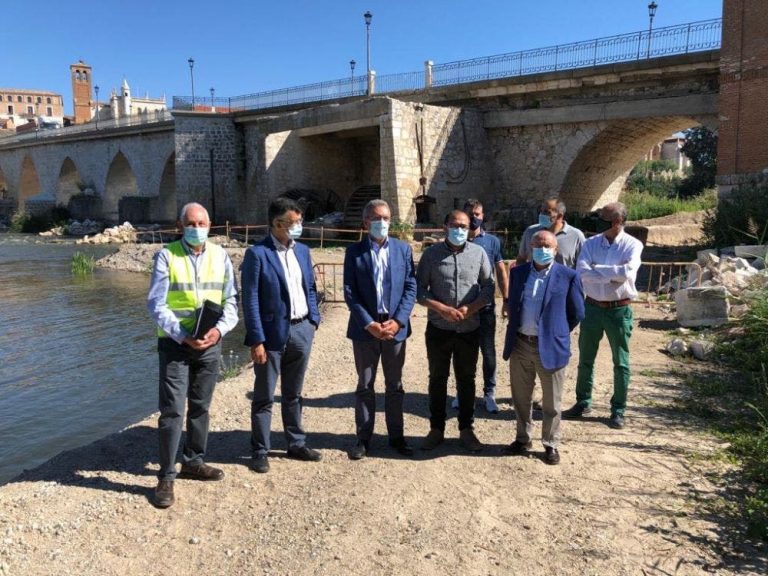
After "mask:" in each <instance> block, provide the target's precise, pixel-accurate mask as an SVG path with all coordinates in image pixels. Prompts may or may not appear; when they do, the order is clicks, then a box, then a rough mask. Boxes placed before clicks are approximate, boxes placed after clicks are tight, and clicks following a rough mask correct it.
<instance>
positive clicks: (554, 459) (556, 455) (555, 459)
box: [544, 446, 560, 466]
mask: <svg viewBox="0 0 768 576" xmlns="http://www.w3.org/2000/svg"><path fill="white" fill-rule="evenodd" d="M544 463H545V464H550V465H551V466H554V465H556V464H560V452H558V451H557V448H552V446H544Z"/></svg>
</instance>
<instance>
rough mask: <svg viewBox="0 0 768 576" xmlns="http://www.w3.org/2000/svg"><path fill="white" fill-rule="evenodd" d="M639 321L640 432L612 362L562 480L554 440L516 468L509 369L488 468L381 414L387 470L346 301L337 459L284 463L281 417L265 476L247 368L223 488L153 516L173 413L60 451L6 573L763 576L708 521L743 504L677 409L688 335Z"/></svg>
mask: <svg viewBox="0 0 768 576" xmlns="http://www.w3.org/2000/svg"><path fill="white" fill-rule="evenodd" d="M637 316H638V317H639V322H638V327H637V329H636V331H635V334H634V336H633V341H632V357H633V361H634V363H635V370H634V380H633V383H632V388H631V391H630V407H629V411H628V413H627V420H628V426H627V428H626V429H625V430H622V431H614V430H611V429H609V428H608V426H607V417H608V408H607V406H608V401H609V398H610V392H611V391H610V386H609V385H608V384H607V382H609V381H610V376H609V375H610V373H611V367H610V355H609V353H608V351H607V348H604V349H603V350H601V353H600V355H599V358H598V369H597V370H598V371H597V381H598V382H599V384H598V386H597V389H596V416H595V417H593V418H590V419H588V420H585V421H577V422H566V423H565V428H564V442H563V445H562V447H561V455H562V464H561V465H560V466H554V467H553V466H547V465H545V464H544V463H543V462H542V460H541V454H542V452H541V451H542V448H541V445H540V444H539V443H538V442H536V444H535V450H534V453H533V454H532V455H531V456H529V457H510V456H505V455H503V454H502V453H501V449H502V447H503V446H504V445H506V444H508V443H510V442H511V441H512V439H513V412H512V409H511V407H510V405H509V375H508V370H507V367H506V366H505V365H504V364H500V370H499V396H500V401H501V402H500V403H501V408H502V411H501V413H499V414H498V415H488V414H486V413H485V412H484V411H483V410H482V408H480V407H479V405H478V409H477V413H476V416H477V420H476V431H477V434H478V436H479V438H480V439H481V440H482V441H483V442H484V443H486V448H485V450H484V451H483V452H482V453H480V454H479V455H469V454H467V453H465V452H463V451H462V449H461V447H460V446H459V443H458V439H457V437H458V432H457V429H456V422H455V418H451V420H450V421H449V422H448V427H447V437H448V440H447V441H446V443H445V444H444V445H443V446H441V447H440V448H439V449H438V450H436V451H434V452H431V453H426V452H423V451H420V450H417V454H416V456H415V457H414V458H412V459H407V458H402V457H399V456H398V455H397V454H395V453H394V452H392V451H391V450H389V449H388V448H387V447H386V436H384V427H383V417H380V418H379V420H378V422H377V432H378V435H377V437H376V439H375V442H374V444H373V449H372V450H373V453H372V456H371V457H369V458H366V459H364V460H361V461H358V462H353V461H350V460H349V459H348V457H347V454H346V450H348V449H349V448H350V447H351V446H352V445H353V444H354V415H353V408H352V406H353V389H354V382H355V374H354V367H353V363H352V349H351V345H350V344H349V342H348V341H347V340H346V339H345V338H344V330H345V327H346V321H347V312H346V309H345V307H344V306H343V305H339V304H335V305H329V306H328V308H327V309H326V310H325V314H324V321H323V324H322V325H321V328H320V330H319V331H318V332H317V338H316V341H315V346H314V350H313V353H312V357H311V362H310V367H309V372H308V377H307V382H306V387H305V404H304V422H305V425H306V429H307V431H308V433H309V442H308V443H309V444H310V445H311V446H313V447H315V448H318V449H320V450H321V451H322V453H323V456H324V459H323V461H322V462H320V463H304V462H297V461H293V460H288V459H286V458H283V457H281V455H282V451H283V449H284V447H285V442H284V439H283V436H282V433H281V432H280V430H281V424H280V414H279V409H278V410H276V413H275V417H274V422H273V447H274V449H275V451H274V454H273V457H272V458H271V461H272V469H271V471H270V472H269V473H268V474H265V475H259V474H255V473H253V472H251V471H250V469H249V468H248V457H249V452H250V450H249V427H250V420H249V406H250V404H249V400H248V395H249V391H250V389H251V386H252V377H251V372H250V370H248V369H246V370H244V371H243V372H242V373H241V374H240V376H238V377H236V378H233V379H230V380H227V381H225V382H222V383H221V384H220V385H219V386H218V388H217V391H216V396H215V399H214V403H213V407H212V427H211V435H210V442H209V456H208V461H209V462H210V463H212V464H215V465H219V466H221V467H222V468H223V469H224V470H225V471H226V475H227V476H226V478H225V479H224V480H223V481H221V482H213V483H201V482H194V481H189V480H178V481H177V482H176V495H177V502H176V504H175V505H174V506H173V507H172V508H170V509H167V510H158V509H155V508H154V507H153V506H151V504H150V502H149V498H150V497H151V494H152V491H153V488H154V486H155V483H156V478H155V473H156V471H157V459H156V449H157V432H156V415H154V416H152V417H150V418H148V419H146V420H144V421H142V422H139V423H138V424H136V425H134V426H132V427H130V428H128V429H126V430H124V431H122V432H120V433H117V434H114V435H111V436H109V437H107V438H104V439H103V440H100V441H98V442H96V443H94V444H91V445H88V446H85V447H83V448H80V449H77V450H73V451H70V452H66V453H62V454H61V455H59V456H57V457H56V458H54V459H53V460H51V461H50V462H48V463H46V464H44V465H43V466H41V467H39V468H37V469H35V470H32V471H29V472H26V473H25V474H24V475H22V476H21V477H20V478H18V479H16V480H14V481H12V482H11V483H9V484H7V485H5V486H2V487H0V511H1V513H0V574H4V575H8V574H12V575H46V576H49V575H58V574H62V575H63V574H68V575H90V574H93V575H97V574H98V575H99V576H105V575H113V574H114V575H125V576H128V575H137V576H138V575H141V576H144V575H154V574H157V575H161V574H162V575H165V574H197V573H204V574H216V575H218V574H237V575H241V574H242V575H251V574H264V575H267V574H290V575H294V574H300V575H304V574H306V575H310V574H330V575H336V574H393V575H412V574H419V575H421V574H424V575H432V574H434V575H442V574H462V575H463V574H470V575H475V574H477V575H485V574H608V575H621V574H711V573H715V574H764V573H765V572H766V561H765V556H764V555H762V553H761V552H759V551H758V550H757V549H754V548H751V547H750V546H749V545H748V544H746V543H740V544H737V546H736V548H734V547H732V546H731V544H730V543H729V537H728V536H729V535H731V536H732V535H733V534H734V532H733V529H734V527H733V526H729V525H728V524H727V523H726V521H725V520H723V519H722V518H720V517H718V516H716V515H710V514H706V513H705V512H703V511H702V510H703V509H702V508H701V507H699V506H698V503H699V502H701V501H707V500H709V501H717V500H718V499H719V498H721V497H722V495H723V494H724V493H725V490H726V489H725V488H723V487H720V488H718V487H717V486H715V485H714V484H712V483H711V482H710V481H709V480H708V479H707V478H708V476H707V474H708V473H709V472H713V471H722V468H720V469H719V470H718V469H717V468H716V467H717V466H723V465H722V464H715V463H712V462H711V461H709V460H707V459H701V458H697V457H696V456H697V455H699V456H700V455H701V454H708V453H712V452H713V451H715V450H716V449H717V448H718V444H717V442H716V440H714V439H713V438H711V437H709V436H707V435H705V434H704V433H702V432H700V431H699V429H697V427H696V425H695V423H694V422H693V421H692V420H691V419H689V418H682V417H681V416H680V415H679V414H678V415H675V413H673V412H670V411H667V410H664V408H663V407H664V406H667V405H669V404H670V402H671V399H672V398H673V397H674V396H675V395H677V394H679V393H680V388H679V385H678V383H677V381H676V379H675V377H673V376H672V375H671V373H670V367H671V366H672V362H673V361H671V360H670V359H668V358H667V357H666V356H665V355H664V354H663V353H661V352H660V351H659V349H660V348H661V345H662V343H663V341H664V338H665V332H664V330H667V329H669V328H670V327H671V326H670V323H669V322H666V321H664V320H663V318H661V316H660V314H659V313H658V312H654V311H652V310H648V309H646V308H637ZM425 323H426V314H425V310H424V309H423V308H420V307H418V306H417V310H416V311H415V314H414V318H413V324H414V336H413V337H412V338H411V340H409V344H408V345H409V348H408V355H407V366H406V375H407V376H406V378H405V386H406V390H407V395H406V403H405V406H406V421H405V425H406V435H407V436H408V438H409V439H410V440H411V441H412V442H413V443H414V444H415V445H418V444H420V441H421V438H422V437H423V436H424V435H425V434H426V433H427V431H428V420H427V394H426V391H427V368H426V353H425V346H424V336H423V333H424V328H425ZM503 327H504V324H503V323H501V322H500V323H499V338H498V342H501V334H502V332H501V331H502V330H503ZM604 345H605V342H604ZM575 365H576V358H574V361H573V364H572V367H573V368H574V369H573V370H572V371H571V372H575ZM573 376H574V374H571V378H570V379H569V384H568V386H567V390H566V394H565V398H566V402H565V404H566V406H568V405H570V403H571V402H572V400H573V398H574V392H573V385H574V382H573ZM147 378H155V375H154V374H147ZM538 431H539V429H538V428H537V433H538Z"/></svg>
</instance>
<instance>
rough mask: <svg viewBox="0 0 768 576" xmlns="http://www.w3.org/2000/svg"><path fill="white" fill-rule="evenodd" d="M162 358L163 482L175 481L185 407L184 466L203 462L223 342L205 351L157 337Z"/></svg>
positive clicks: (160, 426) (161, 467)
mask: <svg viewBox="0 0 768 576" xmlns="http://www.w3.org/2000/svg"><path fill="white" fill-rule="evenodd" d="M157 351H158V354H159V357H160V386H159V388H160V400H159V404H158V409H159V410H160V418H159V419H158V421H157V427H158V430H159V432H160V472H159V473H158V478H160V480H174V479H175V478H176V453H177V452H178V450H179V442H180V441H181V432H182V424H183V418H184V406H185V404H187V403H188V405H189V406H188V408H187V435H186V438H185V439H184V449H183V451H182V457H181V458H182V460H181V461H182V463H184V464H186V465H190V466H198V465H200V464H202V463H203V458H204V456H205V449H206V446H207V444H208V423H209V415H208V409H209V408H210V406H211V398H212V397H213V389H214V387H215V385H216V380H217V379H218V377H219V360H220V358H221V343H218V344H216V345H215V346H211V347H210V348H208V349H206V350H202V351H198V350H193V349H192V348H190V347H189V346H184V345H182V344H177V343H176V342H175V341H174V340H172V339H171V338H158V340H157Z"/></svg>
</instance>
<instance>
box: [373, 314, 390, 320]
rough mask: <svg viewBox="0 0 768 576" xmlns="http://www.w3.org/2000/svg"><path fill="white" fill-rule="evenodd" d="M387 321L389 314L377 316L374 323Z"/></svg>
mask: <svg viewBox="0 0 768 576" xmlns="http://www.w3.org/2000/svg"><path fill="white" fill-rule="evenodd" d="M387 320H389V314H377V315H376V322H386V321H387Z"/></svg>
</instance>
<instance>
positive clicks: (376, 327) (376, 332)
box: [366, 322, 386, 340]
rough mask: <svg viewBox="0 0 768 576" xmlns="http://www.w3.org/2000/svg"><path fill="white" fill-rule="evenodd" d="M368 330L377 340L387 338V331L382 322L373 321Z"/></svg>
mask: <svg viewBox="0 0 768 576" xmlns="http://www.w3.org/2000/svg"><path fill="white" fill-rule="evenodd" d="M366 330H367V331H368V333H369V334H370V335H371V336H373V337H374V338H376V339H377V340H386V337H385V336H386V333H385V332H384V329H383V326H382V324H381V323H380V322H371V323H370V324H369V325H368V327H367V328H366Z"/></svg>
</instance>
